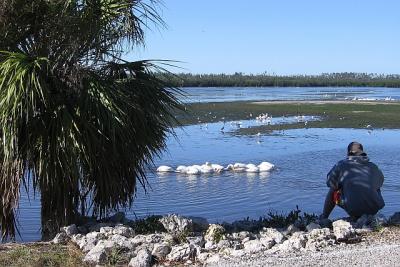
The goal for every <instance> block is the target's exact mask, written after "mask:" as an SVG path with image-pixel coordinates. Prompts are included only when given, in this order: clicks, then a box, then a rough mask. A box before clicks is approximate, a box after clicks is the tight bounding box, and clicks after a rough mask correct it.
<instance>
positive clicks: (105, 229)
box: [100, 226, 114, 237]
mask: <svg viewBox="0 0 400 267" xmlns="http://www.w3.org/2000/svg"><path fill="white" fill-rule="evenodd" d="M113 230H114V228H113V227H111V226H105V227H101V228H100V233H101V234H103V235H105V236H106V237H109V236H112V234H113Z"/></svg>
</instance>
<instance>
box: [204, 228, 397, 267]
mask: <svg viewBox="0 0 400 267" xmlns="http://www.w3.org/2000/svg"><path fill="white" fill-rule="evenodd" d="M207 266H221V267H222V266H224V267H225V266H226V267H227V266H400V228H398V227H390V228H384V229H383V231H381V232H374V233H369V234H365V235H364V236H363V240H362V242H361V243H357V244H347V245H346V244H340V245H337V246H334V247H331V248H327V249H324V250H322V251H318V252H313V251H302V252H297V253H282V252H281V253H272V252H269V251H266V252H264V253H258V254H254V255H251V256H246V257H240V258H230V259H221V260H220V261H219V262H217V263H212V264H209V265H207Z"/></svg>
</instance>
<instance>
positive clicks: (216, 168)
mask: <svg viewBox="0 0 400 267" xmlns="http://www.w3.org/2000/svg"><path fill="white" fill-rule="evenodd" d="M211 167H212V168H213V169H214V172H216V173H220V172H222V171H223V170H224V166H221V165H219V164H211Z"/></svg>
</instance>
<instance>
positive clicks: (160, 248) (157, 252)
mask: <svg viewBox="0 0 400 267" xmlns="http://www.w3.org/2000/svg"><path fill="white" fill-rule="evenodd" d="M170 252H171V246H170V245H168V244H166V243H161V244H154V247H153V251H152V252H151V254H152V255H154V256H156V257H157V258H159V259H164V258H165V257H166V256H167V255H168V253H170Z"/></svg>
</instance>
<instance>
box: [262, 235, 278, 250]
mask: <svg viewBox="0 0 400 267" xmlns="http://www.w3.org/2000/svg"><path fill="white" fill-rule="evenodd" d="M260 242H261V244H262V245H263V246H264V247H266V248H267V249H270V248H272V247H273V246H274V245H275V244H276V243H275V240H274V239H272V238H270V237H261V238H260Z"/></svg>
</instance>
